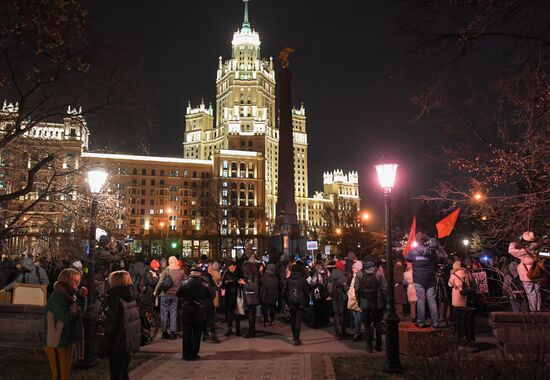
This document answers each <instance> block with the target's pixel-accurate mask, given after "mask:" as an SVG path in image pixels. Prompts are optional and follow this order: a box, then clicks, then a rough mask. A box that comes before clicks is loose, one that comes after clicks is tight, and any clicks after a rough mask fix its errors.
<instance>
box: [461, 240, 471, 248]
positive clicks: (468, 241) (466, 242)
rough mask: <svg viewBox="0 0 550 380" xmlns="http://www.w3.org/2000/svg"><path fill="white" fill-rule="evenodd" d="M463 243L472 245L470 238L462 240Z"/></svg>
mask: <svg viewBox="0 0 550 380" xmlns="http://www.w3.org/2000/svg"><path fill="white" fill-rule="evenodd" d="M462 244H464V246H465V247H467V246H468V245H470V240H468V239H464V240H462Z"/></svg>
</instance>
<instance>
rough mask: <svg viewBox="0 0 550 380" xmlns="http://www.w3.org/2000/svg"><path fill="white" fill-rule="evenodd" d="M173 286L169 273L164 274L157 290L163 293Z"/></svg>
mask: <svg viewBox="0 0 550 380" xmlns="http://www.w3.org/2000/svg"><path fill="white" fill-rule="evenodd" d="M173 285H174V282H173V281H172V277H171V276H170V271H168V272H167V273H166V277H164V280H163V281H162V283H161V284H160V286H159V290H160V291H161V292H165V291H167V290H168V289H170V288H171V287H172V286H173Z"/></svg>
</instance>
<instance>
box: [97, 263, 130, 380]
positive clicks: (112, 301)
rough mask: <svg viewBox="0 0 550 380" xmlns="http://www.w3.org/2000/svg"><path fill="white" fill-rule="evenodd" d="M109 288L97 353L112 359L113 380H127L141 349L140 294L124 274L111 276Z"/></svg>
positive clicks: (116, 272) (125, 273) (126, 274)
mask: <svg viewBox="0 0 550 380" xmlns="http://www.w3.org/2000/svg"><path fill="white" fill-rule="evenodd" d="M109 285H110V289H109V290H108V292H107V300H106V305H107V314H106V320H105V334H104V335H103V339H102V340H101V343H100V345H99V348H98V350H97V351H98V355H99V357H101V358H109V373H110V376H111V380H128V367H129V365H130V360H131V358H132V354H133V353H135V352H138V351H139V347H140V345H141V320H140V318H139V309H138V305H137V295H138V291H137V289H136V287H135V286H134V284H133V283H132V278H131V276H130V274H129V273H128V272H126V271H124V270H120V271H115V272H112V273H111V274H110V275H109Z"/></svg>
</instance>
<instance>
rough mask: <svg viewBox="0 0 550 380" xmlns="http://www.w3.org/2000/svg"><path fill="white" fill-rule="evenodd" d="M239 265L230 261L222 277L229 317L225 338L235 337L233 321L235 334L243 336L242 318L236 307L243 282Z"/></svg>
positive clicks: (227, 315)
mask: <svg viewBox="0 0 550 380" xmlns="http://www.w3.org/2000/svg"><path fill="white" fill-rule="evenodd" d="M236 269H237V265H235V262H233V261H230V262H228V263H227V271H226V272H225V273H224V274H223V277H222V286H221V287H222V289H223V292H225V294H224V299H225V309H226V317H227V332H226V333H225V336H230V335H233V320H235V334H236V335H237V336H241V320H240V316H238V315H235V307H236V306H237V291H238V289H239V286H241V283H242V282H243V281H242V279H241V278H240V276H239V275H238V274H237V271H236Z"/></svg>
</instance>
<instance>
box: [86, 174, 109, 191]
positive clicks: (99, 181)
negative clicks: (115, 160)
mask: <svg viewBox="0 0 550 380" xmlns="http://www.w3.org/2000/svg"><path fill="white" fill-rule="evenodd" d="M108 176H109V174H108V173H107V171H106V170H104V169H101V168H98V169H92V170H89V171H88V184H89V185H90V191H91V192H92V194H99V193H100V192H101V189H102V188H103V185H105V182H107V177H108Z"/></svg>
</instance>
